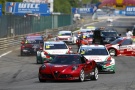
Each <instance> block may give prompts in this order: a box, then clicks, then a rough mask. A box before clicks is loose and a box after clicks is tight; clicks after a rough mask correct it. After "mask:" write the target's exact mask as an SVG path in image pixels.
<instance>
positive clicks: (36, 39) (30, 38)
mask: <svg viewBox="0 0 135 90" xmlns="http://www.w3.org/2000/svg"><path fill="white" fill-rule="evenodd" d="M43 42H44V38H43V36H42V35H40V34H30V35H27V36H26V37H25V38H24V39H23V40H22V42H21V48H20V53H21V56H23V55H27V54H36V53H37V50H39V49H40V48H41V47H42V46H43Z"/></svg>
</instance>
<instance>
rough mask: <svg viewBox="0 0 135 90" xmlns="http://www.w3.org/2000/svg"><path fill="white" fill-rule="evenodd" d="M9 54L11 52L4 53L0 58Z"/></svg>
mask: <svg viewBox="0 0 135 90" xmlns="http://www.w3.org/2000/svg"><path fill="white" fill-rule="evenodd" d="M11 52H12V51H8V52H6V53H3V54H1V55H0V58H1V57H3V56H5V55H7V54H9V53H11Z"/></svg>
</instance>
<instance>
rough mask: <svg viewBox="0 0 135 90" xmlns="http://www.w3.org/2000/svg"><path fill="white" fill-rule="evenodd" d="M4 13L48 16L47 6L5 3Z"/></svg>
mask: <svg viewBox="0 0 135 90" xmlns="http://www.w3.org/2000/svg"><path fill="white" fill-rule="evenodd" d="M6 13H13V14H16V13H20V14H21V13H30V14H33V13H38V14H50V10H49V8H48V4H40V3H19V2H7V3H6Z"/></svg>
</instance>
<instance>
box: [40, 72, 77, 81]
mask: <svg viewBox="0 0 135 90" xmlns="http://www.w3.org/2000/svg"><path fill="white" fill-rule="evenodd" d="M39 77H40V78H41V79H43V80H78V79H79V73H73V74H72V73H67V74H62V73H61V74H54V73H53V74H52V73H39Z"/></svg>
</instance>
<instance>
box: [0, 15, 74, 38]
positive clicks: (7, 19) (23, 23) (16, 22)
mask: <svg viewBox="0 0 135 90" xmlns="http://www.w3.org/2000/svg"><path fill="white" fill-rule="evenodd" d="M71 24H72V15H65V14H64V15H51V16H40V17H37V16H14V15H3V16H1V17H0V38H5V37H11V36H16V35H23V34H28V33H34V32H41V31H44V30H45V29H54V28H58V27H63V26H69V25H71Z"/></svg>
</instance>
